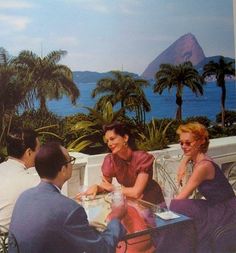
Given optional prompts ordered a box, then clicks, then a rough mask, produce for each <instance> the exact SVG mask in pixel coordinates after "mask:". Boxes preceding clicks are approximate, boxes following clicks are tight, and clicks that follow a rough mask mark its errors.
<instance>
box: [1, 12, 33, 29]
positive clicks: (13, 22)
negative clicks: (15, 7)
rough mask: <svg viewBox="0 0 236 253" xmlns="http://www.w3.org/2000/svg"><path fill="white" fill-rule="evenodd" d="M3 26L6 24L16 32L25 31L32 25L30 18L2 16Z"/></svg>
mask: <svg viewBox="0 0 236 253" xmlns="http://www.w3.org/2000/svg"><path fill="white" fill-rule="evenodd" d="M0 22H1V25H3V24H5V25H8V26H10V27H11V28H13V29H16V30H24V29H25V28H26V26H27V25H28V24H29V23H30V19H29V18H28V17H23V16H13V15H4V14H0Z"/></svg>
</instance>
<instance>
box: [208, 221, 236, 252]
mask: <svg viewBox="0 0 236 253" xmlns="http://www.w3.org/2000/svg"><path fill="white" fill-rule="evenodd" d="M212 252H213V253H222V252H224V253H236V223H229V224H227V225H225V226H222V227H218V228H217V229H216V230H215V232H214V233H213V235H212Z"/></svg>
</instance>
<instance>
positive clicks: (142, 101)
mask: <svg viewBox="0 0 236 253" xmlns="http://www.w3.org/2000/svg"><path fill="white" fill-rule="evenodd" d="M111 73H112V75H113V77H112V78H103V79H101V80H99V81H98V82H97V85H96V87H95V89H94V90H93V91H92V97H93V98H94V97H96V96H97V95H100V94H103V96H102V97H100V98H99V100H98V102H97V104H96V109H97V110H101V109H102V108H103V107H104V105H105V104H106V103H107V102H111V104H112V105H113V106H114V105H116V104H120V108H123V109H124V111H123V113H124V114H125V112H126V110H128V111H132V112H134V113H135V117H136V118H137V120H138V121H139V122H140V123H142V124H143V123H144V122H145V113H146V112H149V111H150V110H151V106H150V104H149V102H148V101H147V98H146V95H145V93H144V91H143V88H144V87H147V86H148V85H149V83H148V82H147V81H146V80H144V79H137V78H134V77H133V76H132V75H130V74H125V73H123V72H120V71H112V72H111Z"/></svg>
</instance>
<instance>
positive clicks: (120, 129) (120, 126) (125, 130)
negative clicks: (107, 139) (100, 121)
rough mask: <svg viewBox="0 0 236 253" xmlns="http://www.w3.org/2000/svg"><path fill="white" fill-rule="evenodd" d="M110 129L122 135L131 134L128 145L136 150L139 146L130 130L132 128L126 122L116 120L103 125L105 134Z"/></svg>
mask: <svg viewBox="0 0 236 253" xmlns="http://www.w3.org/2000/svg"><path fill="white" fill-rule="evenodd" d="M109 130H114V132H115V133H116V134H118V135H120V136H122V137H124V136H125V135H128V136H129V139H128V146H129V147H130V148H131V149H133V150H136V149H137V147H136V145H135V141H134V138H133V136H132V134H131V131H130V128H129V127H128V126H127V125H125V124H124V123H121V122H118V121H115V122H113V123H111V124H107V125H104V126H103V132H104V134H105V133H106V132H107V131H109Z"/></svg>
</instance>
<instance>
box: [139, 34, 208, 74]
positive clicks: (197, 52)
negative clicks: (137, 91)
mask: <svg viewBox="0 0 236 253" xmlns="http://www.w3.org/2000/svg"><path fill="white" fill-rule="evenodd" d="M203 59H205V54H204V52H203V50H202V48H201V46H200V45H199V43H198V41H197V39H196V37H195V36H194V35H193V34H192V33H187V34H184V35H182V36H181V37H180V38H179V39H177V40H176V41H175V42H174V43H173V44H171V45H170V46H169V47H168V48H167V49H166V50H164V51H163V52H162V53H161V54H160V55H158V56H157V57H156V58H155V59H154V60H153V61H152V62H151V63H150V64H149V65H148V66H147V68H146V69H145V70H144V72H143V74H142V77H143V78H147V79H153V78H154V76H155V74H156V72H157V71H158V70H159V67H160V64H162V63H169V64H174V65H176V64H180V63H183V62H185V61H191V62H192V64H193V65H197V64H198V63H199V62H201V61H202V60H203Z"/></svg>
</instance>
